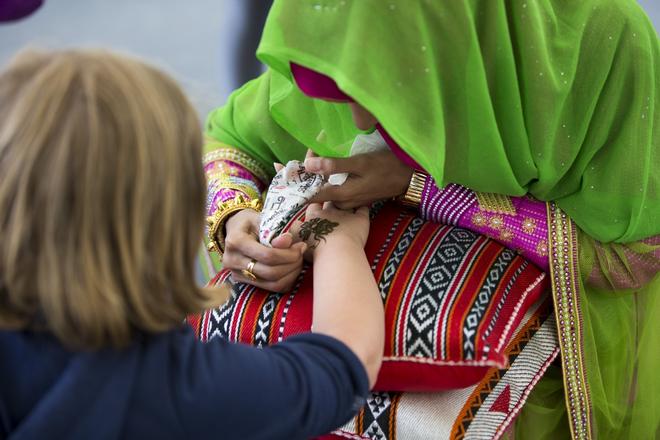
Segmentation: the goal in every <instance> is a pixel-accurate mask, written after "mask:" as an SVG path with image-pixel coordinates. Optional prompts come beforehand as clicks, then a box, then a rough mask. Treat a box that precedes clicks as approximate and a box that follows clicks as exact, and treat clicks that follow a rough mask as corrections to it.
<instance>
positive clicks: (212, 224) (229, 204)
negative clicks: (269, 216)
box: [206, 194, 262, 254]
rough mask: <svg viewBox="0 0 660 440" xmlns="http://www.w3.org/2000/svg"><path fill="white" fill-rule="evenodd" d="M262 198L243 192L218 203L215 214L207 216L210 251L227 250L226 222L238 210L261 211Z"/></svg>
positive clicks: (208, 246) (220, 251)
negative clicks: (243, 193) (249, 196)
mask: <svg viewBox="0 0 660 440" xmlns="http://www.w3.org/2000/svg"><path fill="white" fill-rule="evenodd" d="M261 207H262V205H261V200H260V199H252V200H250V199H246V198H245V196H243V195H242V194H239V195H237V196H236V197H234V198H233V199H231V200H227V201H224V202H221V203H218V209H217V210H216V211H215V213H213V215H211V216H209V217H207V218H206V222H207V223H208V226H209V230H208V238H209V244H208V245H207V249H208V250H209V251H215V252H218V253H220V254H222V253H224V252H225V234H224V228H225V223H226V222H227V220H228V219H229V217H230V216H231V215H232V214H235V213H236V212H238V211H242V210H244V209H254V210H255V211H257V212H258V211H261Z"/></svg>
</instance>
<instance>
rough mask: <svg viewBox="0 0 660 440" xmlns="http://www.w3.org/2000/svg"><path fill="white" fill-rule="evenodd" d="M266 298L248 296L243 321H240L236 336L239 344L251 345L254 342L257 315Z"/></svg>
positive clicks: (262, 296)
mask: <svg viewBox="0 0 660 440" xmlns="http://www.w3.org/2000/svg"><path fill="white" fill-rule="evenodd" d="M267 297H268V296H267V295H250V299H249V300H248V302H247V304H246V305H245V312H243V319H242V320H241V328H240V331H239V336H238V340H239V342H244V343H246V344H251V343H252V341H253V340H254V333H255V332H256V328H257V320H258V319H259V313H260V312H261V308H262V307H263V305H264V302H265V301H266V298H267Z"/></svg>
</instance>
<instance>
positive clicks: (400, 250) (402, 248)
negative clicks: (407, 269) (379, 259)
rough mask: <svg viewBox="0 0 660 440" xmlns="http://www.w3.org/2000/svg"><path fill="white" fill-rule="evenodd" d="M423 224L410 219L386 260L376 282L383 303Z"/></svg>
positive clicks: (416, 219)
mask: <svg viewBox="0 0 660 440" xmlns="http://www.w3.org/2000/svg"><path fill="white" fill-rule="evenodd" d="M424 223H425V221H424V220H423V219H421V218H419V217H415V218H414V219H412V221H411V222H410V224H409V225H408V227H407V228H406V231H405V232H404V233H403V234H402V235H401V238H399V241H398V242H397V244H396V247H395V248H394V251H392V254H391V255H390V257H389V259H388V260H387V263H386V265H385V269H384V270H383V274H382V275H381V277H380V280H379V281H378V288H379V289H380V295H381V297H382V298H383V301H384V300H385V299H387V294H388V293H389V291H390V284H392V280H393V279H394V275H396V272H397V269H398V268H399V265H400V264H401V260H402V259H403V256H404V255H406V252H407V251H408V247H409V246H410V243H412V241H413V240H414V238H415V236H416V235H417V233H418V232H419V230H420V229H421V227H422V226H423V225H424Z"/></svg>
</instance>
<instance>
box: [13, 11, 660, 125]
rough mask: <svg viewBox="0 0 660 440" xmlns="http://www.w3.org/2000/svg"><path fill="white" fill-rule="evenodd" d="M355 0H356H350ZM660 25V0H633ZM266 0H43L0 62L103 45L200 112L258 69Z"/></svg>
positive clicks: (15, 34) (20, 27)
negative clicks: (182, 94)
mask: <svg viewBox="0 0 660 440" xmlns="http://www.w3.org/2000/svg"><path fill="white" fill-rule="evenodd" d="M357 1H359V0H357ZM639 2H640V3H641V4H642V6H643V7H644V8H646V10H647V12H648V13H649V15H650V16H651V18H652V20H653V21H654V23H655V26H656V29H660V0H639ZM269 3H270V2H269V1H267V0H188V1H181V0H46V2H45V4H44V6H43V7H42V8H41V9H40V10H38V11H37V12H36V13H34V14H33V15H31V16H30V17H28V18H26V19H24V20H21V21H18V22H15V23H11V24H0V65H2V64H4V63H5V62H6V61H7V60H8V59H9V58H10V57H11V56H12V54H14V53H16V51H18V50H19V49H20V48H22V47H24V46H26V45H32V46H42V47H43V46H45V47H49V48H58V47H63V46H80V45H84V46H106V47H111V48H114V49H118V50H123V51H127V52H130V53H133V54H136V55H140V56H142V57H144V58H146V59H148V60H149V61H151V62H155V63H156V64H158V65H159V66H161V67H163V68H165V70H167V71H169V72H170V73H172V74H173V75H174V76H175V77H176V78H177V79H178V80H179V81H180V82H181V84H183V86H184V87H185V89H186V91H187V92H188V94H189V96H190V98H191V99H192V100H193V102H194V103H195V105H196V107H197V109H198V110H199V112H200V114H201V115H202V117H203V116H205V115H206V113H208V111H209V110H210V109H212V108H214V107H216V106H218V105H221V104H222V103H223V102H224V100H225V99H226V97H227V95H228V94H229V93H230V92H231V90H233V89H234V88H236V87H237V86H238V85H240V84H241V83H243V82H244V81H245V80H247V79H249V78H250V77H252V76H255V75H256V74H258V68H259V67H258V64H256V61H255V59H254V47H255V46H254V45H255V41H256V40H257V39H258V37H259V35H260V33H261V20H262V17H260V15H263V14H264V13H265V11H266V10H267V9H268V5H269Z"/></svg>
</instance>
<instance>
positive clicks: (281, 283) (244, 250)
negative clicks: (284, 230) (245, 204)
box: [222, 209, 307, 292]
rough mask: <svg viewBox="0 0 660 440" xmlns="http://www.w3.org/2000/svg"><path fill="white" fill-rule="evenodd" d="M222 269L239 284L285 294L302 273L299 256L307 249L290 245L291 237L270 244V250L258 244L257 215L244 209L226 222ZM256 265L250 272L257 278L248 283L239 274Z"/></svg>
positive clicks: (300, 257)
mask: <svg viewBox="0 0 660 440" xmlns="http://www.w3.org/2000/svg"><path fill="white" fill-rule="evenodd" d="M225 227H226V231H227V234H226V237H225V253H224V256H223V257H222V264H223V267H224V268H226V269H231V271H232V278H233V279H234V280H235V281H237V282H241V283H247V284H252V285H253V286H257V287H261V288H263V289H266V290H270V291H274V292H282V291H287V290H289V289H291V288H292V287H293V284H294V283H295V281H296V278H298V274H300V271H301V269H302V263H303V258H302V257H303V253H304V252H305V250H306V248H307V245H306V244H305V243H295V244H294V242H293V236H292V235H291V234H283V235H281V236H279V237H276V238H275V239H274V240H273V241H272V242H271V244H272V246H273V247H272V248H269V247H267V246H264V245H262V244H261V243H259V240H258V238H257V237H258V233H259V213H258V212H256V211H253V210H251V209H244V210H243V211H240V212H238V213H236V214H234V215H233V216H231V217H230V218H229V220H227V223H226V225H225ZM252 260H255V261H256V263H255V265H254V268H253V270H252V272H253V273H254V275H255V276H256V277H257V279H256V280H254V281H253V280H251V279H249V278H247V277H246V276H244V275H243V274H242V273H241V271H242V270H243V269H246V268H247V267H248V264H249V263H250V261H252Z"/></svg>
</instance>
